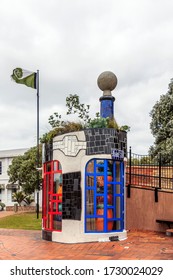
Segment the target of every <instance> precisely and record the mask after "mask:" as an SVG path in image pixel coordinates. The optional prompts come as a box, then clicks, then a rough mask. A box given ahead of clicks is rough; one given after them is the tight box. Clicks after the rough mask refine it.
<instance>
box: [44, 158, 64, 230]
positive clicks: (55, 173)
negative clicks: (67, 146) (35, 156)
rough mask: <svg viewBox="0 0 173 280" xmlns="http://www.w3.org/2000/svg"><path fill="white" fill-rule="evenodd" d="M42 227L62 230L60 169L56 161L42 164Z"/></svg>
mask: <svg viewBox="0 0 173 280" xmlns="http://www.w3.org/2000/svg"><path fill="white" fill-rule="evenodd" d="M43 227H44V229H46V230H56V231H61V230H62V168H61V164H60V163H59V161H57V160H54V161H50V162H46V163H45V164H44V183H43Z"/></svg>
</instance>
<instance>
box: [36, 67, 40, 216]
mask: <svg viewBox="0 0 173 280" xmlns="http://www.w3.org/2000/svg"><path fill="white" fill-rule="evenodd" d="M36 88H37V219H38V218H39V189H40V182H39V169H38V168H39V70H37V78H36Z"/></svg>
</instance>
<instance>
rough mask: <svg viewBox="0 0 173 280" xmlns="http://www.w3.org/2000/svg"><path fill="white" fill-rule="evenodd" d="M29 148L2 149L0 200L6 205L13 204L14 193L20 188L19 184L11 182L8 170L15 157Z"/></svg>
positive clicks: (0, 155)
mask: <svg viewBox="0 0 173 280" xmlns="http://www.w3.org/2000/svg"><path fill="white" fill-rule="evenodd" d="M27 150H28V149H14V150H3V151H0V202H3V203H5V205H6V206H13V205H14V201H13V199H12V194H13V193H14V192H16V191H17V190H18V185H17V184H11V183H9V176H8V174H7V170H8V167H9V165H10V164H11V163H12V160H13V158H15V157H17V156H19V155H23V154H24V153H25V152H26V151H27Z"/></svg>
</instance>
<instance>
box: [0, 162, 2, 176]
mask: <svg viewBox="0 0 173 280" xmlns="http://www.w3.org/2000/svg"><path fill="white" fill-rule="evenodd" d="M1 174H2V161H0V175H1Z"/></svg>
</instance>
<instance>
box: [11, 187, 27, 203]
mask: <svg viewBox="0 0 173 280" xmlns="http://www.w3.org/2000/svg"><path fill="white" fill-rule="evenodd" d="M25 198H26V195H25V194H24V193H23V191H17V192H16V193H13V199H14V201H16V202H17V203H18V204H19V205H20V206H21V203H22V201H23V200H24V199H25Z"/></svg>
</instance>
